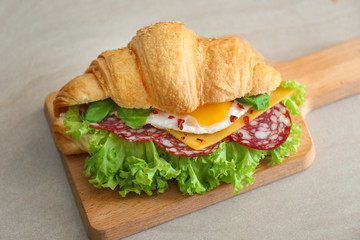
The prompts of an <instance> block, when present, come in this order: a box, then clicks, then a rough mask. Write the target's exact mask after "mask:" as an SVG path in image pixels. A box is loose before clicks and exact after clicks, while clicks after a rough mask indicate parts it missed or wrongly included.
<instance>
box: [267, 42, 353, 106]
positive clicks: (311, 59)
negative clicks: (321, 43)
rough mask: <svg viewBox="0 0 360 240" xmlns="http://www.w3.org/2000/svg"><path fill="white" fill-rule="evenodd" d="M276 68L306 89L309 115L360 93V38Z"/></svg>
mask: <svg viewBox="0 0 360 240" xmlns="http://www.w3.org/2000/svg"><path fill="white" fill-rule="evenodd" d="M273 66H274V67H275V68H276V69H277V70H278V71H280V73H281V74H282V77H283V79H284V80H296V81H298V82H300V83H302V84H305V85H306V91H307V102H306V107H305V109H304V111H305V113H307V112H309V111H311V110H313V109H315V108H318V107H321V106H323V105H326V104H330V103H332V102H335V101H338V100H340V99H343V98H346V97H349V96H352V95H355V94H358V93H360V37H357V38H354V39H352V40H349V41H346V42H343V43H340V44H337V45H334V46H332V47H329V48H325V49H323V50H320V51H318V52H314V53H312V54H309V55H306V56H303V57H300V58H297V59H294V60H291V61H289V62H283V63H281V62H280V63H274V64H273Z"/></svg>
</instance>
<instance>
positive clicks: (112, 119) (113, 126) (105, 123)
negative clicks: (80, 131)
mask: <svg viewBox="0 0 360 240" xmlns="http://www.w3.org/2000/svg"><path fill="white" fill-rule="evenodd" d="M90 127H92V128H95V129H100V130H106V131H111V132H113V131H115V130H121V129H126V128H129V127H128V126H126V125H125V123H124V122H123V121H121V119H119V118H117V117H116V116H109V117H107V118H105V119H104V120H102V121H101V122H99V123H90Z"/></svg>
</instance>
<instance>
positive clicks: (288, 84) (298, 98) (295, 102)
mask: <svg viewBox="0 0 360 240" xmlns="http://www.w3.org/2000/svg"><path fill="white" fill-rule="evenodd" d="M280 86H281V87H283V88H291V89H296V91H295V92H294V93H293V94H292V95H291V96H290V97H288V98H286V99H285V100H284V101H283V103H284V104H285V106H286V107H287V108H288V109H289V113H290V115H299V114H300V106H305V95H306V91H305V85H303V84H300V83H298V82H296V81H294V80H289V81H283V82H281V84H280Z"/></svg>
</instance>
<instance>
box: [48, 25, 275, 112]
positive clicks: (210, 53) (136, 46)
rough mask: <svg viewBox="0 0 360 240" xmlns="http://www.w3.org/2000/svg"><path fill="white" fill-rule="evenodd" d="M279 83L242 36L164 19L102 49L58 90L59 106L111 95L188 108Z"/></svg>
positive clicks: (122, 101)
mask: <svg viewBox="0 0 360 240" xmlns="http://www.w3.org/2000/svg"><path fill="white" fill-rule="evenodd" d="M280 82H281V76H280V74H279V72H277V71H276V70H275V69H274V68H272V67H271V66H268V65H266V64H265V63H264V62H263V61H261V60H260V59H259V58H258V57H257V56H256V54H255V53H254V52H253V50H252V49H251V47H250V46H248V45H247V44H245V43H243V42H242V41H241V39H240V38H238V37H237V36H225V37H221V38H210V39H209V38H205V37H200V38H199V37H198V36H197V35H196V34H195V33H194V32H193V31H192V30H190V29H187V28H185V25H184V24H182V23H179V22H160V23H156V24H153V25H150V26H148V27H145V28H142V29H140V30H138V31H137V33H136V36H135V37H133V39H132V40H131V41H130V43H129V44H128V46H127V47H125V48H120V49H116V50H110V51H105V52H103V53H101V54H100V55H99V57H98V58H97V59H96V60H94V61H93V62H92V63H91V64H90V66H89V68H88V69H87V70H86V71H85V73H84V74H82V75H80V76H78V77H76V78H74V79H73V80H71V81H70V82H69V83H68V84H66V85H65V86H64V87H63V88H62V89H61V90H60V91H59V93H58V95H57V97H56V99H55V101H54V111H55V115H56V116H59V114H60V113H61V112H64V111H66V109H67V107H68V106H71V105H76V104H83V103H88V102H94V101H98V100H102V99H106V98H112V99H113V100H114V101H115V102H116V103H117V104H118V105H119V106H121V107H126V108H149V107H151V106H152V107H153V108H156V109H159V110H162V111H165V112H169V113H188V112H192V111H194V110H195V109H196V108H197V107H198V106H201V105H203V104H207V103H215V102H224V101H230V100H234V99H235V98H239V97H243V96H248V95H256V94H260V93H264V92H269V91H272V90H274V89H276V87H278V85H279V84H280Z"/></svg>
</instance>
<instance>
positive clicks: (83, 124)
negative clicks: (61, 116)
mask: <svg viewBox="0 0 360 240" xmlns="http://www.w3.org/2000/svg"><path fill="white" fill-rule="evenodd" d="M79 109H80V106H79V105H74V106H71V107H69V110H68V111H67V112H66V113H65V120H64V126H65V127H68V128H69V129H70V130H68V131H67V132H66V133H67V134H69V135H71V136H72V137H73V138H75V139H76V140H80V138H81V137H82V136H83V135H84V134H86V133H88V132H89V130H91V128H90V127H89V123H88V122H87V121H82V119H81V118H80V114H79Z"/></svg>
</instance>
